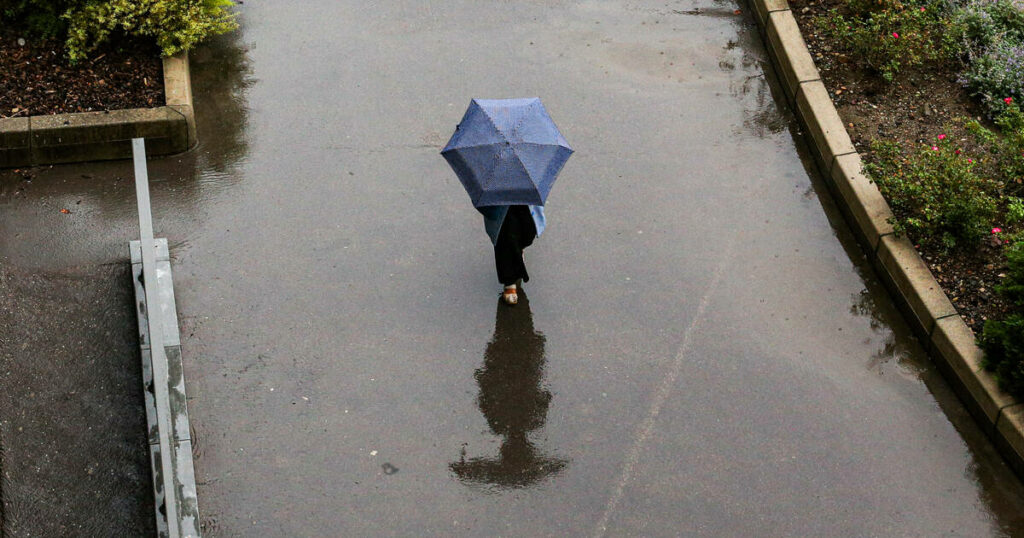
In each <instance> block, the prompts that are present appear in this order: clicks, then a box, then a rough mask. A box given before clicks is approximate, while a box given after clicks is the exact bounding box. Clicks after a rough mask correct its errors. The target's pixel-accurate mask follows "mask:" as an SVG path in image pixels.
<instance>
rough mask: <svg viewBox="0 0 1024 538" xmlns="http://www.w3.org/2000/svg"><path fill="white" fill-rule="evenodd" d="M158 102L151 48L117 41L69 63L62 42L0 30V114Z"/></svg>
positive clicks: (160, 92)
mask: <svg viewBox="0 0 1024 538" xmlns="http://www.w3.org/2000/svg"><path fill="white" fill-rule="evenodd" d="M19 39H21V40H23V41H19ZM20 43H24V45H22V44H20ZM163 104H164V83H163V64H162V63H161V60H160V54H159V51H158V50H156V49H155V48H153V47H149V46H139V45H136V44H134V43H122V44H121V45H120V46H111V47H107V48H106V49H104V50H101V51H97V52H96V53H95V54H94V55H93V57H92V59H89V60H83V61H81V62H79V63H78V64H77V65H71V64H70V63H69V61H68V58H67V54H66V53H65V50H64V43H63V42H62V41H59V40H55V39H49V40H38V39H33V38H31V37H26V36H19V35H17V34H16V33H15V32H14V31H12V30H10V29H0V118H11V117H25V116H39V115H44V114H61V113H65V112H89V111H92V110H116V109H123V108H142V107H155V106H162V105H163Z"/></svg>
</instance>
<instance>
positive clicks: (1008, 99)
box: [1003, 97, 1013, 104]
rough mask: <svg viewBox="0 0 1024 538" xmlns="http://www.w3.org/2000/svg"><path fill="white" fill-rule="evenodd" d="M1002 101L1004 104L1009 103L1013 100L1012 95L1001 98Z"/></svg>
mask: <svg viewBox="0 0 1024 538" xmlns="http://www.w3.org/2000/svg"><path fill="white" fill-rule="evenodd" d="M1003 102H1004V103H1006V104H1010V103H1012V102H1013V97H1007V98H1006V99H1003Z"/></svg>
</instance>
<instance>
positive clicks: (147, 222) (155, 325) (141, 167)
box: [132, 138, 181, 538]
mask: <svg viewBox="0 0 1024 538" xmlns="http://www.w3.org/2000/svg"><path fill="white" fill-rule="evenodd" d="M132 157H133V158H134V160H135V194H136V198H137V199H138V204H139V236H140V240H141V244H142V272H143V278H144V282H145V284H146V286H145V289H146V305H147V308H146V314H147V317H148V321H149V335H150V352H151V354H152V355H151V356H152V361H153V394H154V397H155V399H156V415H157V421H158V423H159V428H157V429H158V430H159V435H160V460H161V462H160V463H161V466H162V467H163V469H164V472H163V488H164V511H165V513H166V517H167V530H168V534H169V535H170V536H171V537H173V538H177V537H179V536H181V530H180V528H179V526H178V496H177V494H176V491H175V487H174V472H173V471H172V469H174V466H173V461H174V453H175V447H174V445H173V440H172V439H171V438H170V435H171V431H172V430H171V405H170V397H169V395H168V389H167V379H168V375H167V354H166V353H165V351H164V334H163V327H164V325H163V323H162V320H161V319H160V314H161V312H160V309H159V308H157V305H158V304H160V298H159V297H158V292H157V284H156V282H157V280H156V244H155V241H154V239H153V212H152V210H151V208H150V204H149V173H148V171H147V170H146V142H145V140H144V139H142V138H134V139H132ZM154 478H155V477H154Z"/></svg>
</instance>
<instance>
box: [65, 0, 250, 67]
mask: <svg viewBox="0 0 1024 538" xmlns="http://www.w3.org/2000/svg"><path fill="white" fill-rule="evenodd" d="M231 5H232V2H231V0H103V1H100V0H88V1H86V2H85V3H84V4H82V5H81V6H79V7H77V8H75V9H72V10H70V11H68V12H67V13H66V14H65V15H64V17H65V18H66V19H67V20H68V22H69V27H68V56H70V57H71V60H72V61H78V60H81V59H83V58H85V57H86V56H87V55H88V53H89V52H91V51H92V50H94V49H95V48H96V47H97V46H99V45H100V44H102V43H104V42H105V41H107V39H109V38H110V36H111V35H112V34H115V33H118V32H120V33H123V34H126V35H132V36H146V37H152V38H153V39H155V40H156V44H157V46H159V47H160V49H161V50H162V51H163V54H164V55H165V56H170V55H172V54H174V53H176V52H179V51H181V50H185V49H188V48H189V47H191V46H192V45H195V44H196V43H198V42H200V41H202V40H203V39H205V38H207V37H209V36H213V35H218V34H223V33H225V32H228V31H231V30H233V29H234V28H235V27H236V23H235V20H234V15H233V14H232V13H231V12H230V10H228V9H227V8H228V7H229V6H231Z"/></svg>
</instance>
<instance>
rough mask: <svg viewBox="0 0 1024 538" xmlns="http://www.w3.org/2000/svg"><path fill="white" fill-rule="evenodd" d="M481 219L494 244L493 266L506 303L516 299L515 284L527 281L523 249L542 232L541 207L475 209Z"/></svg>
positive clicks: (542, 211) (542, 210)
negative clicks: (480, 215)
mask: <svg viewBox="0 0 1024 538" xmlns="http://www.w3.org/2000/svg"><path fill="white" fill-rule="evenodd" d="M477 211H479V212H480V213H482V214H483V216H484V228H486V229H487V235H489V236H490V237H491V243H493V244H494V265H495V266H496V267H497V269H498V281H499V282H501V283H502V284H503V285H504V286H505V290H504V291H503V292H502V294H501V297H502V299H503V300H504V301H505V302H506V303H507V304H516V302H518V300H519V296H518V287H517V284H519V283H521V282H529V280H530V275H529V274H528V273H527V272H526V262H525V260H524V258H523V249H525V248H526V247H528V246H530V245H531V244H533V240H534V238H537V237H540V234H542V233H544V208H543V207H542V206H539V205H530V206H526V205H513V206H507V205H503V206H488V207H480V208H477Z"/></svg>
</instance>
